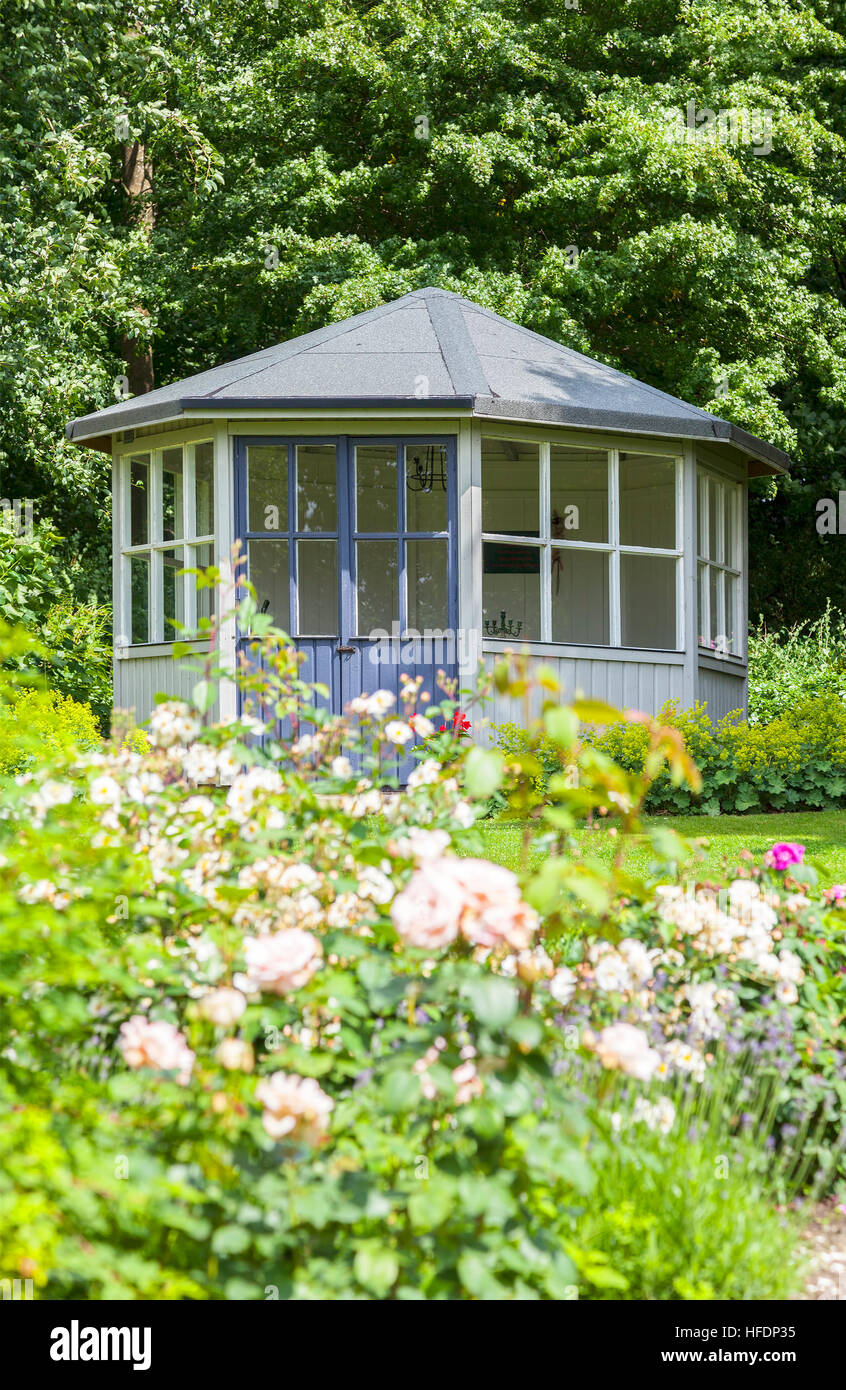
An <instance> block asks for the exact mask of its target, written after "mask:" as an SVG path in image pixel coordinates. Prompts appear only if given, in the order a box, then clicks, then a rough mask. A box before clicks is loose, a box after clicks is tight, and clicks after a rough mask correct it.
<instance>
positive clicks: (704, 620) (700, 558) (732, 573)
mask: <svg viewBox="0 0 846 1390" xmlns="http://www.w3.org/2000/svg"><path fill="white" fill-rule="evenodd" d="M710 484H713V485H714V486H715V487H716V489H717V493H716V529H717V535H716V537H713V536H712V535H711V506H710V499H709V495H708V490H709V485H710ZM696 487H697V499H696V500H697V517H696V586H697V588H696V592H697V600H698V602H697V614H696V632H697V645H698V648H699V651H701V652H710V653H712V654H713V655H714V656H717V657H727V656H737V657H742V656H743V636H742V628H743V618H742V604H743V583H742V580H743V550H742V545H743V536H742V521H743V512H742V499H743V487H742V484H741V483H739V482H736V481H735V480H734V479H732V478H726V477H724V476H723V475H722V474H720V473H717V472H715V471H714V470H713V469H710V468H706V467H703V465H702V464H698V465H697V481H696ZM726 507H730V508H731V509H732V511H733V512H734V520H733V526H732V537H733V541H734V554H733V555H724V554H723V553H722V552H723V549H724V539H725V519H726ZM703 535H704V545H703ZM715 542H716V543H715ZM703 551H704V553H703ZM712 573H713V574H714V576H715V578H716V600H717V614H716V618H717V621H716V623H712V621H711V618H712V613H711V575H712ZM727 577H730V578H733V579H734V580H735V581H736V585H737V605H736V607H737V622H736V626H737V631H736V632H735V633H734V634H733V635H732V638H731V640H730V639H729V635H728V633H727V632H726V626H727V622H726V579H727ZM700 615H701V623H700ZM700 628H701V631H700ZM712 629H714V630H715V631H716V633H717V636H716V637H712V636H711V631H712Z"/></svg>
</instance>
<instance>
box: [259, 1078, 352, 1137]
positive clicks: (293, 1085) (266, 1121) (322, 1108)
mask: <svg viewBox="0 0 846 1390" xmlns="http://www.w3.org/2000/svg"><path fill="white" fill-rule="evenodd" d="M256 1100H257V1101H259V1102H260V1103H261V1104H262V1105H263V1106H264V1114H263V1115H262V1124H263V1125H264V1127H265V1130H266V1131H267V1133H268V1134H269V1135H270V1137H271V1139H286V1138H288V1137H290V1138H292V1139H304V1140H307V1141H308V1142H309V1143H316V1142H317V1140H318V1139H320V1138H321V1137H322V1135H323V1134H324V1133H325V1132H326V1129H327V1127H328V1124H329V1116H330V1114H331V1112H332V1110H333V1109H334V1106H335V1102H334V1101H333V1100H331V1099H330V1098H329V1096H327V1095H326V1093H325V1091H322V1090H321V1089H320V1087H319V1086H318V1084H317V1082H316V1081H315V1080H314V1078H313V1077H310V1076H308V1077H304V1076H291V1075H288V1074H287V1073H286V1072H284V1071H275V1072H274V1073H273V1075H272V1076H270V1077H267V1079H266V1080H264V1081H260V1082H259V1084H258V1085H257V1086H256Z"/></svg>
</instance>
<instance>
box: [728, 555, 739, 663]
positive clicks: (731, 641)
mask: <svg viewBox="0 0 846 1390" xmlns="http://www.w3.org/2000/svg"><path fill="white" fill-rule="evenodd" d="M725 582H726V644H727V647H728V650H729V651H730V652H734V653H736V654H739V653H740V650H741V642H740V579H739V578H738V576H737V575H734V574H727V575H726V581H725Z"/></svg>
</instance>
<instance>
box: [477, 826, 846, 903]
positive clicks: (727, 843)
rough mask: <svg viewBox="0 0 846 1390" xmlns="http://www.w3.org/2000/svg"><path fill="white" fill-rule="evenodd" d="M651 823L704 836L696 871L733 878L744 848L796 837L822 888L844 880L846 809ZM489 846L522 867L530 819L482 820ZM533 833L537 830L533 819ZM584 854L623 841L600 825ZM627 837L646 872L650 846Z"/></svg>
mask: <svg viewBox="0 0 846 1390" xmlns="http://www.w3.org/2000/svg"><path fill="white" fill-rule="evenodd" d="M653 823H656V824H658V823H660V824H662V825H668V826H672V827H673V829H674V830H677V831H678V832H679V833H680V834H682V835H685V836H687V837H688V838H689V839H698V840H704V842H705V852H706V857H705V860H704V861H703V862H702V865H701V867H700V868H698V869H697V873H698V875H699V876H700V877H714V878H725V877H727V876H730V875H731V874H732V873H733V872H734V870H735V869H736V868H737V865H738V864H739V863H740V862H741V861H740V852H741V850H743V849H748V850H751V852H752V854H753V855H754V856H755V858H756V859H760V858H761V857H762V856H763V854H764V852H765V851H766V850H767V849H769V847H770V845H771V844H773V842H774V841H776V840H798V841H799V843H800V844H803V845H805V846H806V855H805V857H806V860H807V862H808V863H810V864H813V866H814V868H815V869H816V870H817V872H818V873H819V876H820V882H821V883H822V884H823V885H824V886H826V887H827V886H829V885H830V884H832V883H846V811H800V812H796V813H794V814H790V815H788V814H782V813H779V814H778V815H769V816H768V815H761V816H713V817H712V816H678V817H667V816H661V817H656V818H654V822H653ZM479 828H480V830H481V832H482V836H483V838H484V844H485V849H484V853H485V857H486V858H488V859H490V860H491V861H492V862H493V863H495V864H504V865H505V866H506V868H509V869H514V870H515V871H519V870H520V869H521V868H522V866H523V837H524V833H525V830H526V822H523V821H504V820H503V821H495V820H494V821H483V822H482V824H481V826H480V827H479ZM530 833H531V834H532V835H534V834H536V833H537V825H536V823H535V822H531V823H530ZM579 838H580V840H581V843H582V847H583V849H584V851H585V853H589V854H591V855H592V856H594V857H596V858H598V859H604V860H606V861H607V862H610V861H611V859H612V858H613V856H614V853H615V851H616V848H617V845H618V843H619V842H615V841H614V840H612V839H611V838H610V837H609V836H608V835H607V834H605V832H604V830H603V829H602V828H601V827H600V828H598V829H596V830H586V831H583V832H582V834H581V835H580V837H579ZM626 838H627V839H628V841H629V845H628V854H627V858H626V867H627V868H628V869H629V870H630V871H631V872H632V873H634V874H636V875H644V874H646V872H647V870H648V868H649V863H650V858H651V854H650V850H649V848H648V846H647V845H645V844H644V843H643V838H642V837H641V836H638V835H632V836H628V837H626ZM540 859H541V856H540V854H539V853H538V851H537V850H533V849H532V847H531V844H530V847H529V864H528V867H529V868H536V867H537V866H538V864H539V863H540Z"/></svg>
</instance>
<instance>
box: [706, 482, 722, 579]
mask: <svg viewBox="0 0 846 1390" xmlns="http://www.w3.org/2000/svg"><path fill="white" fill-rule="evenodd" d="M721 491H722V488H721V485H720V484H719V483H718V482H717V480H716V478H709V479H708V527H709V530H710V533H711V553H710V556H709V558H710V559H711V560H722V558H723V536H722V530H721V527H720V520H719V518H720V493H721Z"/></svg>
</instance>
